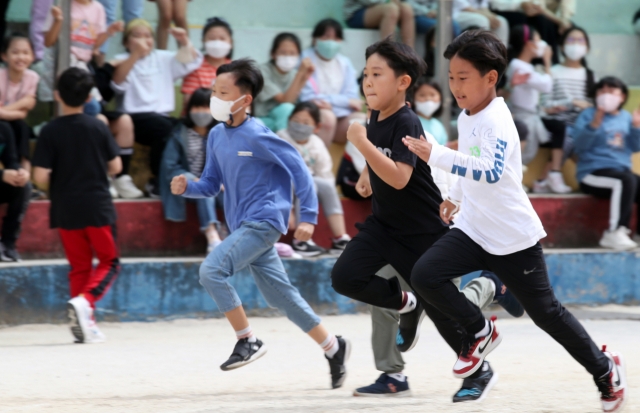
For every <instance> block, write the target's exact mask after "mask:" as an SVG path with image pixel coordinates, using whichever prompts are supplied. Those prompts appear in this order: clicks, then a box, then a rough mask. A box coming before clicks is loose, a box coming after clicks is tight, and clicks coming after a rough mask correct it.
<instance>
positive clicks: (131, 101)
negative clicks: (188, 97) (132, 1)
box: [111, 19, 202, 198]
mask: <svg viewBox="0 0 640 413" xmlns="http://www.w3.org/2000/svg"><path fill="white" fill-rule="evenodd" d="M171 34H172V35H173V36H174V37H175V38H176V41H177V42H178V44H179V45H180V49H179V50H178V52H170V51H166V50H157V49H155V48H154V41H153V29H152V28H151V25H150V24H149V23H148V22H147V21H145V20H142V19H136V20H132V21H131V22H129V24H128V25H127V28H126V30H125V32H124V36H123V38H122V42H123V44H124V46H125V48H126V49H127V53H125V54H122V55H118V56H116V60H119V61H120V63H119V64H118V65H117V67H116V68H115V71H114V72H113V80H112V81H111V87H112V89H113V90H114V92H115V94H116V102H117V109H118V110H119V111H121V112H124V113H128V114H129V115H130V116H131V119H132V120H133V127H134V133H135V141H136V142H138V143H140V144H142V145H147V146H150V147H151V153H150V155H149V156H150V164H151V173H152V174H153V176H154V177H156V178H157V177H158V174H159V173H160V161H161V159H162V151H163V150H164V146H165V142H166V140H167V138H168V137H169V135H170V134H171V130H172V129H173V127H174V125H175V124H176V120H175V119H172V118H170V117H169V114H170V113H171V112H173V111H174V110H175V90H174V83H175V81H176V80H178V79H180V78H182V77H184V76H186V75H188V74H189V73H191V72H193V71H194V70H196V69H197V68H198V67H200V65H201V64H202V54H201V53H200V52H199V51H197V50H196V49H195V48H194V47H193V45H192V44H191V41H189V37H188V36H187V32H185V31H184V30H183V29H181V28H174V29H172V30H171ZM147 191H148V192H149V194H150V195H151V196H152V197H155V198H158V197H159V196H160V193H159V192H158V188H157V180H156V179H152V180H151V181H150V182H149V184H148V185H147Z"/></svg>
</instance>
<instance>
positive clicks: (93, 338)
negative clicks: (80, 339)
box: [84, 310, 107, 344]
mask: <svg viewBox="0 0 640 413" xmlns="http://www.w3.org/2000/svg"><path fill="white" fill-rule="evenodd" d="M91 313H92V314H93V310H92V311H91ZM105 341H107V338H106V337H105V335H104V334H103V333H102V331H100V329H99V328H98V325H97V324H96V322H95V320H94V319H93V315H92V317H91V319H90V321H89V333H88V334H87V336H85V338H84V342H85V343H87V344H94V343H104V342H105Z"/></svg>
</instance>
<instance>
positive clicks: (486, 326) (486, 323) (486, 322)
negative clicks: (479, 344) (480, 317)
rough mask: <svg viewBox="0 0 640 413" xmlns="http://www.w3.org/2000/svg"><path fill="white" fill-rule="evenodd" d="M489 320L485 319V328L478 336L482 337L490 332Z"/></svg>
mask: <svg viewBox="0 0 640 413" xmlns="http://www.w3.org/2000/svg"><path fill="white" fill-rule="evenodd" d="M489 331H490V329H489V322H488V321H487V320H486V319H485V320H484V328H483V329H482V330H480V331H479V332H478V333H477V334H476V338H480V337H484V336H486V335H487V334H489Z"/></svg>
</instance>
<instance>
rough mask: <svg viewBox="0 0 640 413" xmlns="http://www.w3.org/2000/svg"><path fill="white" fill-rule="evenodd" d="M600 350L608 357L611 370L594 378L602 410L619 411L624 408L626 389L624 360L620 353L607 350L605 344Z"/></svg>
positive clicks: (608, 412) (607, 411) (609, 412)
mask: <svg viewBox="0 0 640 413" xmlns="http://www.w3.org/2000/svg"><path fill="white" fill-rule="evenodd" d="M602 352H603V353H604V355H605V356H607V358H608V359H609V364H610V365H611V371H610V372H609V373H607V374H605V375H604V376H602V377H600V378H599V379H594V381H595V382H596V386H598V390H599V391H600V401H601V402H602V411H604V412H605V413H611V412H621V411H622V409H623V408H624V403H625V396H626V391H627V372H626V370H625V366H624V360H623V359H622V355H621V354H620V353H616V352H613V351H607V346H602Z"/></svg>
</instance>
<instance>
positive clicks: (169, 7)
mask: <svg viewBox="0 0 640 413" xmlns="http://www.w3.org/2000/svg"><path fill="white" fill-rule="evenodd" d="M149 1H155V2H156V4H157V5H158V49H160V50H166V49H167V45H168V44H169V33H170V32H171V23H172V22H173V23H174V24H175V27H179V28H181V29H183V30H184V32H185V33H186V34H187V36H189V24H188V23H187V0H149ZM176 40H177V39H176ZM178 46H180V42H178Z"/></svg>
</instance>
